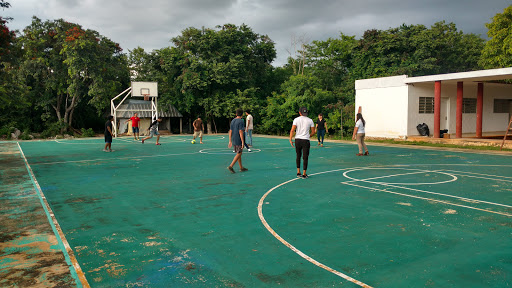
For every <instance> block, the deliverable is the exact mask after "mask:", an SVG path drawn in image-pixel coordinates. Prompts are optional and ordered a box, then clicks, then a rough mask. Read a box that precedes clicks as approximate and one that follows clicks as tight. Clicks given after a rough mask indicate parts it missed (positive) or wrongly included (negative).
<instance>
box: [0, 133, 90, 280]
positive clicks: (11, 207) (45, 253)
mask: <svg viewBox="0 0 512 288" xmlns="http://www.w3.org/2000/svg"><path fill="white" fill-rule="evenodd" d="M62 251H63V250H62V244H59V241H58V240H57V237H56V236H55V234H54V232H53V229H52V226H51V225H50V222H49V219H48V216H47V213H46V212H45V210H44V208H43V206H42V203H41V200H40V198H39V195H38V193H37V191H36V189H35V186H34V183H33V182H32V180H31V178H30V176H29V173H28V171H27V168H26V166H25V163H24V160H23V159H22V157H21V153H20V150H19V149H18V145H17V143H16V142H3V143H2V144H1V145H0V287H77V283H76V280H75V279H74V277H73V276H72V273H71V270H70V266H69V265H68V264H67V263H66V259H65V256H64V253H63V252H62ZM78 286H80V287H81V285H78Z"/></svg>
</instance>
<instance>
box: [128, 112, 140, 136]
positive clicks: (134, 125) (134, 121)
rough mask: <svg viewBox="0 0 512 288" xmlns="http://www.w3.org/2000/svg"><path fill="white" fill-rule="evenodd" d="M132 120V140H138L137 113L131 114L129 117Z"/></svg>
mask: <svg viewBox="0 0 512 288" xmlns="http://www.w3.org/2000/svg"><path fill="white" fill-rule="evenodd" d="M128 121H132V132H133V140H140V139H139V122H140V118H139V117H137V113H135V114H133V117H131V118H130V120H128Z"/></svg>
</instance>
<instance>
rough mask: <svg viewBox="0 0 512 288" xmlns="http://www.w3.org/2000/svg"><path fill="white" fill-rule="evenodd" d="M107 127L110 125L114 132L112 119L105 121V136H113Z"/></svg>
mask: <svg viewBox="0 0 512 288" xmlns="http://www.w3.org/2000/svg"><path fill="white" fill-rule="evenodd" d="M107 127H110V131H112V133H114V130H113V129H112V121H110V120H108V121H107V122H105V136H111V134H110V132H108V129H107Z"/></svg>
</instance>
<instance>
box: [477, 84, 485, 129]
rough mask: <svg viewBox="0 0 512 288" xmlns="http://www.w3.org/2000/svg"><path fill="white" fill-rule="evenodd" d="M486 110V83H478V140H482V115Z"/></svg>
mask: <svg viewBox="0 0 512 288" xmlns="http://www.w3.org/2000/svg"><path fill="white" fill-rule="evenodd" d="M483 110H484V83H478V90H477V93H476V138H482V119H483V118H482V114H483Z"/></svg>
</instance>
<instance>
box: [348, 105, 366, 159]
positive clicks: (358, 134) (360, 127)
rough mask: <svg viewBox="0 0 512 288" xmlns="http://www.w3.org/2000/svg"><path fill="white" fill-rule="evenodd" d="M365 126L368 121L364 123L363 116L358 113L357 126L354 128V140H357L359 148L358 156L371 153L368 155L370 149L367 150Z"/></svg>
mask: <svg viewBox="0 0 512 288" xmlns="http://www.w3.org/2000/svg"><path fill="white" fill-rule="evenodd" d="M365 125H366V121H364V118H363V114H361V113H357V116H356V126H355V127H354V134H353V135H352V140H356V139H357V146H359V153H358V154H356V155H357V156H363V155H364V156H368V155H370V153H368V148H366V144H365V143H364V135H365V130H364V127H365ZM363 148H364V154H363Z"/></svg>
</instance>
